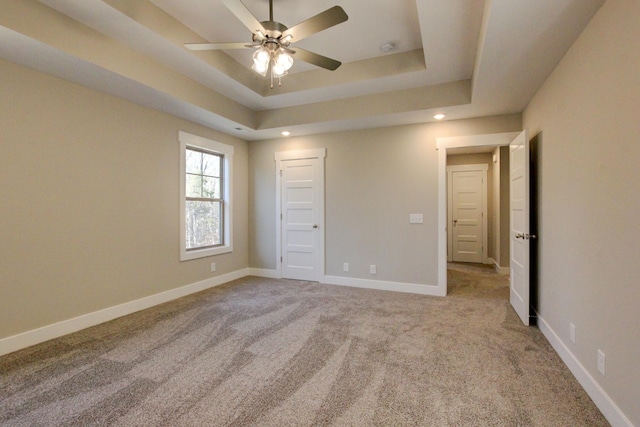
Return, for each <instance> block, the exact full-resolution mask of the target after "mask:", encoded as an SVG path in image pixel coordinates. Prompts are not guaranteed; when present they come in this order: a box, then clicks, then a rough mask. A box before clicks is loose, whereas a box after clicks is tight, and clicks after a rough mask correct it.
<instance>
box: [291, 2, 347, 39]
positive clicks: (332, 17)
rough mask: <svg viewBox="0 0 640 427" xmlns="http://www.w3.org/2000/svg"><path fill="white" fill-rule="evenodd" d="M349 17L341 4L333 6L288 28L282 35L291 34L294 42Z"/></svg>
mask: <svg viewBox="0 0 640 427" xmlns="http://www.w3.org/2000/svg"><path fill="white" fill-rule="evenodd" d="M347 19H349V17H348V16H347V14H346V13H345V11H344V9H342V8H341V7H340V6H333V7H332V8H331V9H327V10H325V11H324V12H321V13H319V14H317V15H316V16H313V17H311V18H309V19H307V20H306V21H303V22H301V23H299V24H298V25H294V26H293V27H291V28H289V29H288V30H286V31H284V32H283V33H282V37H283V38H284V37H286V36H288V35H291V37H292V40H291V41H292V42H297V41H300V40H302V39H304V38H306V37H309V36H310V35H313V34H315V33H319V32H320V31H323V30H326V29H327V28H331V27H333V26H334V25H338V24H340V23H342V22H344V21H346V20H347Z"/></svg>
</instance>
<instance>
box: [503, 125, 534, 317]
mask: <svg viewBox="0 0 640 427" xmlns="http://www.w3.org/2000/svg"><path fill="white" fill-rule="evenodd" d="M509 147H510V156H509V159H510V160H509V176H510V195H511V203H510V210H511V215H510V217H511V231H510V233H511V234H510V238H511V278H510V280H511V283H510V291H509V299H510V301H511V305H512V306H513V308H514V309H515V311H516V313H518V316H520V319H521V320H522V322H523V323H524V324H525V325H528V324H529V302H530V301H529V295H530V293H529V239H530V237H532V236H530V235H529V137H528V135H527V131H526V130H525V131H522V133H520V135H518V136H517V137H516V139H514V140H513V142H512V143H511V145H510V146H509Z"/></svg>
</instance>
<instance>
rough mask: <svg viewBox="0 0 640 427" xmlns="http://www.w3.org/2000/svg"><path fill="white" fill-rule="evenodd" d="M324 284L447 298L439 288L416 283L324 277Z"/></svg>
mask: <svg viewBox="0 0 640 427" xmlns="http://www.w3.org/2000/svg"><path fill="white" fill-rule="evenodd" d="M322 283H326V284H328V285H338V286H350V287H352V288H366V289H377V290H382V291H395V292H406V293H411V294H421V295H431V296H439V297H440V296H445V295H446V290H445V291H443V290H442V289H441V288H440V287H438V286H431V285H419V284H415V283H402V282H386V281H382V280H369V279H357V278H351V277H339V276H324V279H323V281H322Z"/></svg>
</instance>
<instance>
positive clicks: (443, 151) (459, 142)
mask: <svg viewBox="0 0 640 427" xmlns="http://www.w3.org/2000/svg"><path fill="white" fill-rule="evenodd" d="M519 133H520V132H508V133H493V134H486V135H469V136H457V137H450V138H437V139H436V148H437V150H438V292H437V294H438V295H441V296H445V295H447V149H449V148H459V147H481V146H493V147H496V146H502V145H509V144H510V143H511V141H513V139H514V138H515V137H516V136H518V134H519Z"/></svg>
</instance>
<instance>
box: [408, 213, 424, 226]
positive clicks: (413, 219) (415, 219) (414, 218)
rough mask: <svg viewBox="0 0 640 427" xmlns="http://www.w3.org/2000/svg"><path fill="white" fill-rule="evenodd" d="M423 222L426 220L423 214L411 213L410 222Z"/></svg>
mask: <svg viewBox="0 0 640 427" xmlns="http://www.w3.org/2000/svg"><path fill="white" fill-rule="evenodd" d="M423 222H424V217H423V215H422V214H409V223H410V224H422V223H423Z"/></svg>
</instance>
